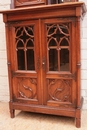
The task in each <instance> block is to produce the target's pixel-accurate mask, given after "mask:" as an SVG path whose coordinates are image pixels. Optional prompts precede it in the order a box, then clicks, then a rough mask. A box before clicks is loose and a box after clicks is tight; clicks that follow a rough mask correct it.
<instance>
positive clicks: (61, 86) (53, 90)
mask: <svg viewBox="0 0 87 130" xmlns="http://www.w3.org/2000/svg"><path fill="white" fill-rule="evenodd" d="M48 82H49V83H48V94H49V100H54V101H58V102H70V100H71V80H65V79H49V81H48Z"/></svg>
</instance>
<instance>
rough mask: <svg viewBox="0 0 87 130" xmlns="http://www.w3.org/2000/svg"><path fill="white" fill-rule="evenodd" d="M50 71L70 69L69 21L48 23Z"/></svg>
mask: <svg viewBox="0 0 87 130" xmlns="http://www.w3.org/2000/svg"><path fill="white" fill-rule="evenodd" d="M46 27H47V43H48V59H49V60H48V61H49V63H48V71H70V51H69V50H70V32H69V27H70V26H69V23H64V24H47V26H46Z"/></svg>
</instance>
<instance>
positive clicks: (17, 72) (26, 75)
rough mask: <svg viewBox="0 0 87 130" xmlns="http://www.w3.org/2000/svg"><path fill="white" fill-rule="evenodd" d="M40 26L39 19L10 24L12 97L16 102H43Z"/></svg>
mask: <svg viewBox="0 0 87 130" xmlns="http://www.w3.org/2000/svg"><path fill="white" fill-rule="evenodd" d="M38 28H39V24H38V21H37V20H33V21H22V22H14V23H10V24H9V32H10V33H9V34H10V44H9V47H10V62H11V75H12V76H11V95H12V97H11V98H12V100H13V101H14V102H20V103H27V104H28V103H29V104H41V96H40V71H39V69H40V66H39V62H40V53H39V50H40V49H39V32H38V30H39V29H38Z"/></svg>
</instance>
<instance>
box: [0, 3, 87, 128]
mask: <svg viewBox="0 0 87 130" xmlns="http://www.w3.org/2000/svg"><path fill="white" fill-rule="evenodd" d="M0 13H3V21H4V23H5V28H6V43H7V44H6V45H7V64H8V75H9V90H10V101H9V107H10V113H11V117H12V118H13V117H14V112H15V110H23V111H30V112H38V113H46V114H54V115H62V116H69V117H74V118H75V119H76V127H80V125H81V106H82V101H83V100H82V98H81V95H80V92H81V88H80V87H81V84H80V66H81V61H80V28H81V20H82V19H83V17H84V14H85V13H86V9H85V5H84V3H83V2H68V3H62V4H53V5H43V6H37V7H36V6H33V7H27V8H20V9H19V8H18V9H11V10H6V11H0Z"/></svg>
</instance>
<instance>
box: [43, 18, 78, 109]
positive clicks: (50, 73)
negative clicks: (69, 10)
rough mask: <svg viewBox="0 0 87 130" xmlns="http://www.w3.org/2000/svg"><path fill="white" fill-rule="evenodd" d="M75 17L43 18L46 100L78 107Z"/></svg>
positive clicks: (60, 105) (44, 95) (44, 89)
mask: <svg viewBox="0 0 87 130" xmlns="http://www.w3.org/2000/svg"><path fill="white" fill-rule="evenodd" d="M75 27H76V25H75V18H73V19H70V18H63V19H62V18H55V19H46V20H42V48H43V54H42V73H43V79H42V80H43V103H44V105H47V106H56V107H63V108H70V107H75V106H76V45H75Z"/></svg>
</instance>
